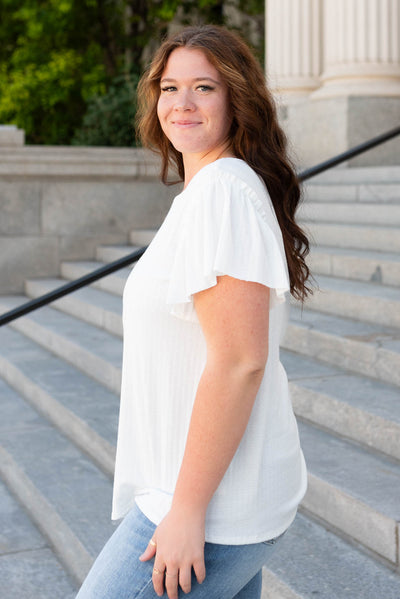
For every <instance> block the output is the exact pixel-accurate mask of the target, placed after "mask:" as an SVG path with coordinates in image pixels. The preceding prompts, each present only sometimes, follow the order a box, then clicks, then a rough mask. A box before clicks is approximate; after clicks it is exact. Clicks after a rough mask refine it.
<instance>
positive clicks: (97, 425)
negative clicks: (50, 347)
mask: <svg viewBox="0 0 400 599" xmlns="http://www.w3.org/2000/svg"><path fill="white" fill-rule="evenodd" d="M0 377H1V378H2V379H3V380H4V381H5V382H6V383H7V384H8V385H9V386H10V387H13V389H15V390H16V391H17V392H18V393H19V395H20V396H21V397H23V398H24V399H25V400H26V401H28V402H29V403H30V404H31V405H32V406H33V407H34V408H35V409H36V411H38V412H39V413H41V414H42V416H44V417H45V418H46V419H47V420H48V421H49V422H51V423H52V424H53V425H54V426H55V427H56V428H58V429H59V430H60V431H61V432H62V433H63V434H64V435H65V436H66V437H68V438H69V439H70V440H71V441H72V442H73V443H74V444H75V445H76V446H77V447H79V449H81V450H82V451H83V452H85V453H86V454H87V455H89V456H90V458H91V459H92V461H93V462H94V463H95V464H96V465H97V466H98V467H99V468H101V469H102V470H103V472H105V473H106V474H107V475H108V476H109V477H111V478H112V476H113V474H114V461H115V445H116V439H117V427H118V412H119V396H118V395H117V394H114V393H112V392H111V391H109V390H107V389H106V388H105V387H104V386H102V385H100V384H99V383H97V382H96V381H94V380H93V379H91V378H89V377H88V376H86V375H85V374H83V373H82V372H80V371H79V370H77V369H76V368H74V367H73V366H71V365H70V364H68V363H67V362H65V361H64V360H62V359H60V358H58V357H56V356H55V355H54V354H52V353H50V352H49V351H47V350H46V349H44V348H42V347H40V346H39V345H38V344H37V343H35V342H33V341H31V340H30V339H28V337H26V336H24V335H22V334H21V333H19V332H18V331H14V330H12V329H11V328H10V327H2V328H1V329H0Z"/></svg>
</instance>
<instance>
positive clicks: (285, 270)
mask: <svg viewBox="0 0 400 599" xmlns="http://www.w3.org/2000/svg"><path fill="white" fill-rule="evenodd" d="M139 100H140V106H141V108H140V112H139V130H140V134H141V137H142V141H143V143H144V144H145V145H147V146H149V147H151V148H152V149H154V150H156V151H158V152H160V153H161V157H162V180H163V181H164V183H166V182H167V177H168V170H169V167H170V165H171V164H174V165H175V166H176V167H177V170H178V173H179V175H180V177H181V179H182V180H183V182H184V189H183V191H182V192H181V193H180V194H178V195H177V196H176V198H175V200H174V202H173V204H172V206H171V209H170V211H169V213H168V215H167V217H166V219H165V221H164V223H163V225H162V226H161V228H160V229H159V231H158V233H157V235H156V236H155V238H154V240H153V242H152V243H151V245H150V246H149V248H148V250H147V251H146V253H145V254H144V256H143V257H142V258H141V260H140V261H139V262H138V264H137V265H136V267H135V269H134V270H133V272H132V274H131V275H130V277H129V279H128V281H127V284H126V287H125V291H124V308H123V320H124V357H123V380H122V392H121V411H120V425H119V433H118V448H117V460H116V472H115V482H114V500H113V518H114V519H120V518H124V520H123V522H122V523H121V525H120V526H119V528H118V529H117V531H116V532H115V533H114V535H113V536H112V537H111V539H110V541H109V542H108V543H107V545H106V547H105V548H104V550H103V551H102V553H101V554H100V556H99V558H98V559H97V561H96V562H95V565H94V567H93V568H92V570H91V572H90V574H89V576H88V578H87V579H86V581H85V583H84V585H83V587H82V589H81V591H80V593H79V595H78V597H79V599H88V598H93V599H100V598H103V597H104V598H107V599H112V598H115V599H116V598H118V599H123V598H125V597H126V598H128V597H129V598H141V599H146V598H150V597H155V596H156V595H159V596H161V595H162V594H163V592H165V591H166V592H167V595H168V597H169V599H176V598H177V597H178V596H181V593H182V591H183V592H184V593H190V596H191V597H193V598H199V599H200V598H207V599H213V598H215V599H224V598H225V599H233V598H235V599H239V598H241V599H255V598H259V597H260V593H261V568H262V566H263V564H264V563H265V562H266V560H267V559H268V557H269V555H270V554H271V552H272V550H273V548H274V546H275V545H276V543H277V541H278V539H279V537H280V536H282V534H283V533H284V532H285V531H286V529H287V528H288V526H289V525H290V524H291V522H292V521H293V519H294V517H295V514H296V510H297V506H298V504H299V502H300V501H301V499H302V497H303V495H304V493H305V489H306V470H305V464H304V459H303V455H302V452H301V449H300V445H299V439H298V432H297V426H296V422H295V418H294V416H293V411H292V408H291V404H290V399H289V394H288V384H287V378H286V375H285V372H284V370H283V367H282V365H281V364H280V362H279V342H280V340H281V337H282V335H283V332H284V329H285V323H286V317H287V315H286V307H285V306H286V304H285V292H286V291H289V290H290V291H291V292H292V294H293V295H294V296H295V297H297V298H300V299H304V297H305V296H306V295H307V292H308V289H307V287H306V281H307V277H308V274H309V273H308V268H307V266H306V265H305V262H304V256H305V255H306V253H307V251H308V242H307V239H306V237H305V236H304V234H303V233H302V231H301V230H300V229H299V227H298V226H297V225H296V223H295V221H294V213H295V210H296V207H297V204H298V201H299V188H298V184H297V180H296V177H295V175H294V173H293V171H292V169H291V167H290V165H289V162H288V159H287V157H286V153H285V140H284V136H283V134H282V131H281V129H280V128H279V126H278V123H277V119H276V115H275V110H274V107H273V102H272V100H271V96H270V94H269V92H268V91H267V89H266V87H265V81H264V76H263V72H262V70H261V68H260V66H259V65H258V63H257V61H256V60H255V59H254V57H253V55H252V53H251V51H250V50H249V48H248V47H247V46H246V44H245V43H244V42H243V41H242V40H241V39H240V38H239V37H237V36H236V35H234V34H233V33H231V32H229V31H227V30H225V29H222V28H218V27H215V26H202V27H189V28H186V29H184V30H183V31H182V32H181V33H178V34H176V35H174V36H173V37H171V38H170V39H169V40H167V41H165V42H164V43H163V44H162V46H161V48H160V49H159V50H158V52H157V53H156V55H155V57H154V60H153V62H152V64H151V66H150V68H149V70H148V71H147V73H146V74H145V75H144V77H143V78H142V81H141V83H140V86H139Z"/></svg>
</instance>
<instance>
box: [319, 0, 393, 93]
mask: <svg viewBox="0 0 400 599" xmlns="http://www.w3.org/2000/svg"><path fill="white" fill-rule="evenodd" d="M323 31H324V69H323V73H322V77H321V81H322V86H321V88H320V89H319V90H318V91H317V92H316V93H315V94H314V95H313V97H314V98H323V97H325V98H326V97H333V96H375V97H376V96H386V97H393V96H397V97H399V98H400V0H324V27H323Z"/></svg>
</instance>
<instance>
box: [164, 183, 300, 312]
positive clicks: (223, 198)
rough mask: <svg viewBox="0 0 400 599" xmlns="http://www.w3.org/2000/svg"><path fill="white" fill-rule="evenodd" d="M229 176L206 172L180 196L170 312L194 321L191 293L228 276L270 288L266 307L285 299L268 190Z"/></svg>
mask: <svg viewBox="0 0 400 599" xmlns="http://www.w3.org/2000/svg"><path fill="white" fill-rule="evenodd" d="M260 185H261V189H262V192H261V193H260V189H258V190H255V189H253V188H252V187H251V186H249V185H248V184H247V183H246V182H244V181H242V180H241V179H239V178H236V177H235V176H233V175H232V174H231V173H224V172H223V173H218V172H216V173H214V172H212V173H209V176H203V177H199V178H198V180H197V181H193V186H192V187H190V184H189V187H188V189H187V190H186V192H185V197H184V198H183V197H182V198H181V200H184V201H185V206H184V213H183V218H182V220H181V230H180V233H179V239H178V240H177V244H176V246H175V248H176V250H175V254H174V258H173V261H172V268H171V271H170V276H169V284H168V291H167V304H168V305H169V306H170V310H171V312H172V314H174V315H175V316H178V317H180V318H184V319H186V320H191V321H197V316H196V312H195V309H194V305H193V294H195V293H197V292H199V291H202V290H204V289H208V288H209V287H212V286H214V285H216V284H217V277H218V276H221V275H229V276H231V277H234V278H237V279H241V280H244V281H254V282H257V283H261V284H262V285H265V286H267V287H269V288H270V289H271V298H270V307H271V309H272V308H273V307H274V305H276V303H280V302H282V301H285V293H286V292H287V291H288V290H289V278H288V271H287V264H286V258H285V254H284V249H283V242H282V236H281V232H280V229H279V225H278V223H277V220H276V216H275V213H274V210H273V207H272V204H271V201H270V198H269V196H268V193H267V190H266V189H265V187H264V186H263V185H262V184H261V183H260Z"/></svg>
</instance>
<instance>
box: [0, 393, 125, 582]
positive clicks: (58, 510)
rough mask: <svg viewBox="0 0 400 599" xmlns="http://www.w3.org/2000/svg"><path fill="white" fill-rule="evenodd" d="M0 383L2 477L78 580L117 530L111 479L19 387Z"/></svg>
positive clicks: (78, 580)
mask: <svg viewBox="0 0 400 599" xmlns="http://www.w3.org/2000/svg"><path fill="white" fill-rule="evenodd" d="M1 385H2V420H1V424H0V435H1V446H2V447H1V460H0V468H1V476H2V478H3V480H4V481H5V482H6V484H7V486H8V487H9V489H10V490H11V491H12V492H13V494H15V495H16V497H17V498H18V500H19V501H20V502H21V503H22V504H23V505H24V507H25V508H26V509H27V511H28V513H29V514H30V517H31V518H32V519H33V520H34V521H35V523H36V524H37V526H38V527H39V528H40V530H41V531H42V533H43V534H44V535H45V536H46V538H47V539H48V540H49V542H50V543H51V545H52V547H53V548H54V550H55V551H56V553H57V555H58V556H59V557H60V560H61V561H62V563H63V564H64V565H65V566H66V567H67V569H68V571H69V572H71V574H72V575H73V577H74V579H75V580H76V581H77V582H80V581H81V580H82V579H83V578H84V576H85V575H86V573H87V570H88V568H89V567H90V565H91V563H92V560H93V557H94V556H95V555H97V554H98V552H99V551H100V549H101V548H102V547H103V545H104V543H105V542H106V540H107V539H108V537H109V536H110V534H111V533H112V532H113V530H114V526H113V525H112V524H111V521H110V502H111V492H112V488H111V487H112V484H111V481H110V480H109V478H108V477H106V476H105V475H104V474H103V473H102V472H101V471H100V470H98V469H97V468H96V467H95V466H94V465H93V464H92V462H91V461H90V460H89V458H87V457H85V456H84V455H83V454H82V453H81V452H80V451H79V450H78V449H77V448H76V447H74V446H73V445H72V444H71V443H70V442H69V441H68V440H67V439H66V438H65V437H64V436H63V435H61V434H60V433H59V432H58V431H57V430H56V429H55V428H54V427H52V426H51V425H50V424H49V423H48V422H47V421H46V420H44V419H43V418H42V417H41V416H40V415H39V414H38V413H37V412H36V411H35V410H33V408H31V406H30V405H29V404H27V403H26V402H25V401H24V400H22V399H21V398H20V397H19V395H18V394H17V393H16V392H13V390H11V389H4V387H5V384H4V383H3V382H1ZM99 522H104V525H103V524H102V526H99V525H98V523H99Z"/></svg>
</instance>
